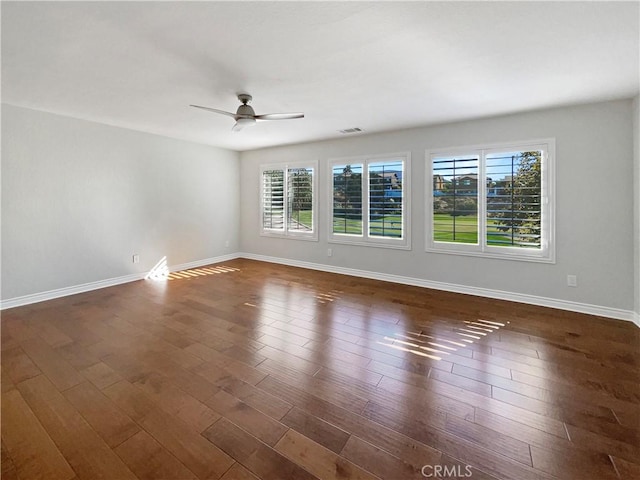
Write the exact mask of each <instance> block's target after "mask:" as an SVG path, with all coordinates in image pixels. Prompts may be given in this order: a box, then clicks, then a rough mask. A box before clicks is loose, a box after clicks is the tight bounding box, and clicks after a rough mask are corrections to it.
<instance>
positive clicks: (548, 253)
mask: <svg viewBox="0 0 640 480" xmlns="http://www.w3.org/2000/svg"><path fill="white" fill-rule="evenodd" d="M527 150H541V151H543V152H544V153H543V159H542V168H541V174H542V179H541V190H542V191H541V194H542V195H541V200H542V201H541V236H540V241H541V248H540V249H525V248H519V247H507V246H492V245H487V238H486V216H487V208H486V195H487V191H486V189H487V186H486V181H484V180H481V179H484V178H486V160H485V159H486V156H487V155H489V154H491V153H496V152H504V151H527ZM462 155H478V158H479V162H478V163H479V168H478V243H477V244H470V243H457V242H437V241H435V240H434V239H433V158H434V157H445V156H462ZM425 158H426V169H425V205H426V224H425V240H426V242H425V243H426V244H425V251H427V252H433V253H446V254H453V255H471V256H479V257H488V258H500V259H506V260H520V261H528V262H540V263H556V256H555V245H556V241H555V198H556V191H555V176H556V172H555V138H543V139H536V140H525V141H518V142H508V143H507V142H505V143H494V144H484V145H470V146H466V147H453V148H442V149H430V150H426V152H425Z"/></svg>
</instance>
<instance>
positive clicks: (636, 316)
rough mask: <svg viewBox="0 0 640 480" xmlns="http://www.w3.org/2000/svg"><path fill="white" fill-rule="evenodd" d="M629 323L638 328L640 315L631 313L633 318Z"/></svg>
mask: <svg viewBox="0 0 640 480" xmlns="http://www.w3.org/2000/svg"><path fill="white" fill-rule="evenodd" d="M631 321H632V322H633V323H635V324H636V325H637V326H638V327H639V328H640V313H638V312H633V318H632V319H631Z"/></svg>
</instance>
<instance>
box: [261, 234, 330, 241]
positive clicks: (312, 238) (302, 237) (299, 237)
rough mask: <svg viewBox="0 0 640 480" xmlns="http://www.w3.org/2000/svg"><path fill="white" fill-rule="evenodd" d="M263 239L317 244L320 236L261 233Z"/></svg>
mask: <svg viewBox="0 0 640 480" xmlns="http://www.w3.org/2000/svg"><path fill="white" fill-rule="evenodd" d="M260 236H261V237H270V238H284V239H287V240H304V241H305V242H317V241H318V235H296V234H291V233H276V232H260Z"/></svg>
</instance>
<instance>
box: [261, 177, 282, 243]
mask: <svg viewBox="0 0 640 480" xmlns="http://www.w3.org/2000/svg"><path fill="white" fill-rule="evenodd" d="M262 228H263V229H265V230H281V231H284V170H265V171H263V172H262Z"/></svg>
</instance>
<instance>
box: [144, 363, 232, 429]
mask: <svg viewBox="0 0 640 480" xmlns="http://www.w3.org/2000/svg"><path fill="white" fill-rule="evenodd" d="M134 385H135V386H136V387H138V388H140V389H141V390H142V391H144V392H145V393H146V394H147V395H148V396H149V398H151V399H152V400H153V401H154V402H155V403H156V404H157V405H158V406H159V407H160V408H161V409H163V410H165V411H166V412H168V413H169V414H171V415H172V416H174V417H176V418H178V419H180V420H182V421H183V422H184V423H186V424H187V425H189V426H190V427H192V428H193V429H194V430H195V431H197V432H198V433H200V432H202V431H203V430H204V429H206V428H207V427H208V426H209V425H211V424H213V423H214V422H216V421H217V420H218V419H219V418H220V415H218V414H217V413H216V412H214V411H213V410H211V408H209V407H207V406H206V405H205V404H204V403H202V402H200V401H199V400H197V399H196V398H194V397H192V396H191V395H189V394H188V393H186V392H183V391H182V390H180V389H179V388H177V387H175V386H174V385H172V384H171V381H170V380H169V379H168V378H166V377H163V376H161V375H158V374H157V373H152V374H150V375H148V376H146V377H144V378H141V379H139V380H137V381H136V382H134Z"/></svg>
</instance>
